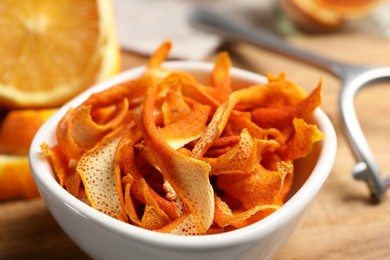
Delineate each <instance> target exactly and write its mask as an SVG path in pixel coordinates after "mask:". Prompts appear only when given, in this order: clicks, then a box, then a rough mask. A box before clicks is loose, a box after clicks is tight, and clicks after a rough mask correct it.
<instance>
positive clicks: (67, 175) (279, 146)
mask: <svg viewBox="0 0 390 260" xmlns="http://www.w3.org/2000/svg"><path fill="white" fill-rule="evenodd" d="M170 48H171V43H170V42H165V43H163V44H162V45H161V46H160V47H159V48H158V49H157V50H156V52H155V53H154V54H153V55H152V57H151V58H150V61H149V63H148V65H147V69H146V71H145V72H144V75H143V76H142V77H140V78H136V79H133V80H130V81H128V82H124V83H123V84H120V85H116V86H113V87H111V88H109V89H107V90H104V91H102V92H99V93H95V94H92V95H91V96H90V97H89V98H88V99H87V100H85V101H84V102H83V103H82V104H81V105H80V106H78V107H76V108H72V109H70V110H69V111H68V112H67V114H66V115H65V116H64V117H63V118H62V120H61V121H60V123H59V125H58V128H57V132H56V135H57V144H56V145H54V146H52V147H50V146H49V145H47V144H45V143H43V144H42V151H43V154H44V156H45V157H46V158H47V160H48V161H49V162H50V164H51V167H52V169H53V170H54V172H55V173H56V177H57V179H58V181H59V183H60V185H62V186H63V187H64V188H65V189H66V190H67V191H68V192H70V193H71V194H73V195H74V196H75V197H77V198H79V199H80V200H82V201H84V202H85V203H88V204H89V205H90V206H92V207H93V208H95V209H97V210H99V211H101V212H103V213H105V214H107V215H109V216H111V217H113V218H116V219H119V220H121V221H124V222H128V223H130V224H132V225H135V226H138V227H142V228H145V229H150V230H154V231H157V232H163V233H170V234H177V235H202V234H214V233H220V232H226V231H230V230H234V229H237V228H241V227H244V226H247V225H249V224H252V223H254V222H256V221H259V220H261V219H263V218H264V217H266V216H267V215H269V214H271V213H272V212H274V211H275V210H277V209H278V208H279V207H280V206H281V205H282V204H283V201H284V199H285V197H286V195H287V193H288V192H289V190H290V188H291V185H292V182H293V175H294V167H293V161H294V160H295V159H298V158H302V157H304V156H306V155H307V154H308V153H310V151H311V150H312V147H313V144H314V143H316V142H318V141H320V140H322V139H323V138H324V135H323V134H322V133H321V132H320V130H319V129H318V128H317V127H316V126H315V125H310V124H308V123H307V122H305V121H304V119H303V118H304V117H305V116H306V115H308V114H310V113H311V112H312V111H313V110H314V109H315V108H316V107H317V106H319V104H320V101H321V93H320V92H321V82H320V84H319V85H318V87H316V88H315V89H314V90H313V91H312V93H310V94H309V95H308V94H306V92H305V91H304V90H303V89H302V88H301V87H300V86H298V85H296V84H294V83H292V82H290V81H287V80H286V79H285V77H284V75H280V76H268V80H269V83H267V84H255V85H252V86H248V87H247V88H243V89H239V90H235V91H233V89H234V86H232V81H231V78H230V73H229V71H230V67H231V62H230V58H229V56H228V55H227V54H226V53H224V52H223V53H221V54H220V55H219V56H218V57H217V59H216V61H215V65H214V68H213V70H212V71H211V72H210V84H209V85H205V84H202V83H200V82H198V81H197V80H196V79H195V78H193V77H192V76H191V75H189V74H188V73H187V72H182V71H171V70H168V69H166V68H164V67H162V62H163V61H164V60H165V59H166V57H167V55H168V53H169V50H170Z"/></svg>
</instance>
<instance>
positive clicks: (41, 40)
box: [0, 0, 120, 108]
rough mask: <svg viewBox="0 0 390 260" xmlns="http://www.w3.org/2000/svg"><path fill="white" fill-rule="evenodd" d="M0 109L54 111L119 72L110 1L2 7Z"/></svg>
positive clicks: (38, 1) (25, 2)
mask: <svg viewBox="0 0 390 260" xmlns="http://www.w3.org/2000/svg"><path fill="white" fill-rule="evenodd" d="M0 17H1V19H0V107H5V108H32V107H34V108H35V107H49V106H50V107H54V106H59V105H61V104H63V103H64V102H66V101H68V100H69V99H71V98H72V97H74V96H75V95H77V94H78V93H79V92H81V91H82V90H84V89H86V88H88V87H89V86H91V85H92V84H93V83H95V82H97V81H100V80H103V79H105V78H107V77H109V76H112V75H113V74H114V73H116V72H118V71H119V67H120V66H119V64H120V63H119V48H118V43H117V38H116V31H115V24H114V22H115V21H114V16H113V7H112V3H111V1H107V0H61V1H52V0H19V1H14V0H3V1H1V2H0Z"/></svg>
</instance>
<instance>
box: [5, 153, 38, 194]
mask: <svg viewBox="0 0 390 260" xmlns="http://www.w3.org/2000/svg"><path fill="white" fill-rule="evenodd" d="M38 195H39V192H38V189H37V187H36V186H35V183H34V180H33V178H32V175H31V173H30V168H29V164H28V158H27V155H26V156H11V155H0V201H2V200H10V199H17V198H23V199H29V198H34V197H37V196H38Z"/></svg>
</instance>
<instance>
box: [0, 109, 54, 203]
mask: <svg viewBox="0 0 390 260" xmlns="http://www.w3.org/2000/svg"><path fill="white" fill-rule="evenodd" d="M55 111H56V110H55V109H22V110H12V111H10V112H8V113H7V114H6V115H5V116H4V118H3V120H2V121H0V201H1V200H8V199H15V198H33V197H36V196H38V190H37V188H36V187H35V184H34V181H33V178H32V176H31V173H30V168H29V165H28V156H27V154H28V150H29V147H30V144H31V141H32V139H33V137H34V135H35V133H36V131H37V130H38V129H39V127H40V126H41V125H42V124H43V123H44V122H45V121H46V119H47V118H48V117H50V116H51V115H52V114H53V113H54V112H55Z"/></svg>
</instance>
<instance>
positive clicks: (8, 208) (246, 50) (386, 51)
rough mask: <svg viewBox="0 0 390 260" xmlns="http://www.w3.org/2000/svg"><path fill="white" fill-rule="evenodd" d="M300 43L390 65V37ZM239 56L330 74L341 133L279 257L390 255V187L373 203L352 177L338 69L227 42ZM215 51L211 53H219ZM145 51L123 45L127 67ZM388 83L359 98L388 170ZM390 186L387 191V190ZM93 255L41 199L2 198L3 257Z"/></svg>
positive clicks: (330, 106) (269, 66)
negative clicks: (313, 197)
mask: <svg viewBox="0 0 390 260" xmlns="http://www.w3.org/2000/svg"><path fill="white" fill-rule="evenodd" d="M292 41H293V43H294V44H296V45H298V46H302V47H305V48H307V49H310V50H312V51H315V52H319V53H322V54H323V55H327V56H329V57H333V58H337V59H341V60H344V61H349V62H355V63H366V64H381V65H388V66H390V41H389V40H385V39H382V38H378V37H376V36H373V35H359V34H333V35H326V36H324V35H323V36H311V37H301V38H297V39H294V40H292ZM223 49H226V50H228V51H229V52H230V53H231V57H232V60H233V63H234V65H235V66H236V67H241V68H244V69H248V70H251V71H255V72H259V73H266V72H271V73H280V72H286V73H287V76H288V78H289V79H291V80H294V81H296V82H298V83H299V84H301V85H302V86H304V87H305V88H306V89H307V90H311V89H312V88H314V87H315V85H316V84H317V82H318V80H319V78H320V77H323V78H324V82H325V84H324V86H325V87H324V91H323V104H322V108H323V110H324V111H325V112H326V113H327V114H328V115H329V117H330V118H331V120H332V121H333V123H334V126H335V128H336V131H337V135H338V137H339V138H338V151H337V159H336V162H335V164H334V167H333V170H332V172H331V174H330V177H329V179H328V181H327V183H326V185H325V186H324V188H323V190H322V192H321V194H320V195H319V197H318V199H317V201H316V203H315V204H314V205H313V207H312V209H311V211H310V213H309V214H308V215H307V217H306V219H305V221H304V223H303V224H302V226H301V227H300V229H299V230H298V231H297V232H296V234H295V235H294V236H293V238H292V239H291V240H290V241H289V243H288V244H287V245H286V246H285V247H284V249H283V250H282V251H281V252H280V254H279V256H278V257H277V259H389V257H390V198H389V196H390V194H387V197H386V198H385V199H384V201H383V202H382V203H380V204H371V203H370V202H369V200H368V190H367V187H366V186H365V184H364V183H362V182H357V181H355V180H353V179H352V176H351V168H352V167H353V165H354V160H353V157H352V156H351V152H350V150H349V148H348V145H347V143H346V141H345V139H344V137H343V134H342V129H341V126H340V122H339V117H338V109H337V96H338V91H339V81H338V80H337V79H336V78H334V77H333V76H332V75H330V74H327V73H326V72H323V71H321V70H318V69H316V68H312V67H310V66H308V65H305V64H302V63H299V62H297V61H295V60H291V59H288V58H285V57H282V56H280V55H276V54H273V53H270V52H267V51H265V50H261V49H258V48H255V47H253V46H250V45H246V44H228V45H224V46H223ZM213 58H214V55H213V56H212V57H210V58H209V60H213ZM146 60H147V58H146V57H143V56H139V55H136V54H134V53H128V52H123V69H127V68H131V67H134V66H136V65H140V64H144V63H145V61H146ZM389 96H390V85H389V83H388V84H387V85H386V84H378V85H375V86H373V87H372V88H370V89H367V90H365V91H364V92H362V95H359V96H358V98H357V100H356V104H357V107H358V113H359V118H360V119H361V121H362V122H363V129H364V130H365V132H366V134H367V136H368V138H369V142H370V144H371V146H372V149H373V150H374V151H375V152H376V158H377V160H378V161H379V163H380V164H381V166H382V168H383V172H387V173H388V174H389V173H390V171H389V169H390V163H389V161H390V160H389V159H390V148H389V145H390V142H389V137H390V116H389V113H388V111H390V104H389V102H388V97H389ZM388 193H389V192H388ZM27 258H28V259H70V258H71V259H88V257H87V256H86V255H85V254H84V253H83V252H82V251H81V250H80V249H79V248H78V247H77V246H76V245H75V244H74V243H73V242H72V241H71V240H70V239H69V238H68V237H67V236H66V234H65V233H64V232H63V231H62V230H61V229H60V227H59V226H58V225H57V224H56V222H55V220H54V219H53V218H52V216H51V215H50V213H49V211H48V210H47V208H46V206H45V205H44V203H43V201H42V200H41V199H39V198H38V199H33V200H30V201H11V202H1V203H0V259H27Z"/></svg>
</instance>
